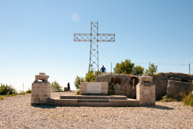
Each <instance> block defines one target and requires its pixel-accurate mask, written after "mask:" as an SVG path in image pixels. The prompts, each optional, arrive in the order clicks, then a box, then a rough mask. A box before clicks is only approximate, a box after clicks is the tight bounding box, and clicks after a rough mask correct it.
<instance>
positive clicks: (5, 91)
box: [0, 84, 17, 95]
mask: <svg viewBox="0 0 193 129" xmlns="http://www.w3.org/2000/svg"><path fill="white" fill-rule="evenodd" d="M11 94H17V92H16V90H15V89H14V88H13V87H12V86H11V85H7V84H1V85H0V95H11Z"/></svg>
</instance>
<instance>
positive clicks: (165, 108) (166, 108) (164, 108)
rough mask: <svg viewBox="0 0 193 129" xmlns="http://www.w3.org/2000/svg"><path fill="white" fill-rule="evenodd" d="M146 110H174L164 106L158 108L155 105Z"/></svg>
mask: <svg viewBox="0 0 193 129" xmlns="http://www.w3.org/2000/svg"><path fill="white" fill-rule="evenodd" d="M147 108H155V109H161V110H173V109H174V108H170V107H166V106H160V105H155V106H149V107H147Z"/></svg>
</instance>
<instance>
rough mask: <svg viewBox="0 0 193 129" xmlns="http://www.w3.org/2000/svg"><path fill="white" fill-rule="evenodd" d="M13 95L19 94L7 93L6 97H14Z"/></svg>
mask: <svg viewBox="0 0 193 129" xmlns="http://www.w3.org/2000/svg"><path fill="white" fill-rule="evenodd" d="M13 96H17V94H7V95H6V97H13Z"/></svg>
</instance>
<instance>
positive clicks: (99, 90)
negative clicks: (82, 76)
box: [80, 82, 108, 94]
mask: <svg viewBox="0 0 193 129" xmlns="http://www.w3.org/2000/svg"><path fill="white" fill-rule="evenodd" d="M80 93H81V94H108V82H81V83H80Z"/></svg>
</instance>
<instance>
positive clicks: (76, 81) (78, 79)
mask: <svg viewBox="0 0 193 129" xmlns="http://www.w3.org/2000/svg"><path fill="white" fill-rule="evenodd" d="M80 82H84V78H83V77H79V76H76V78H75V81H74V85H75V87H76V89H79V88H80Z"/></svg>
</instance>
